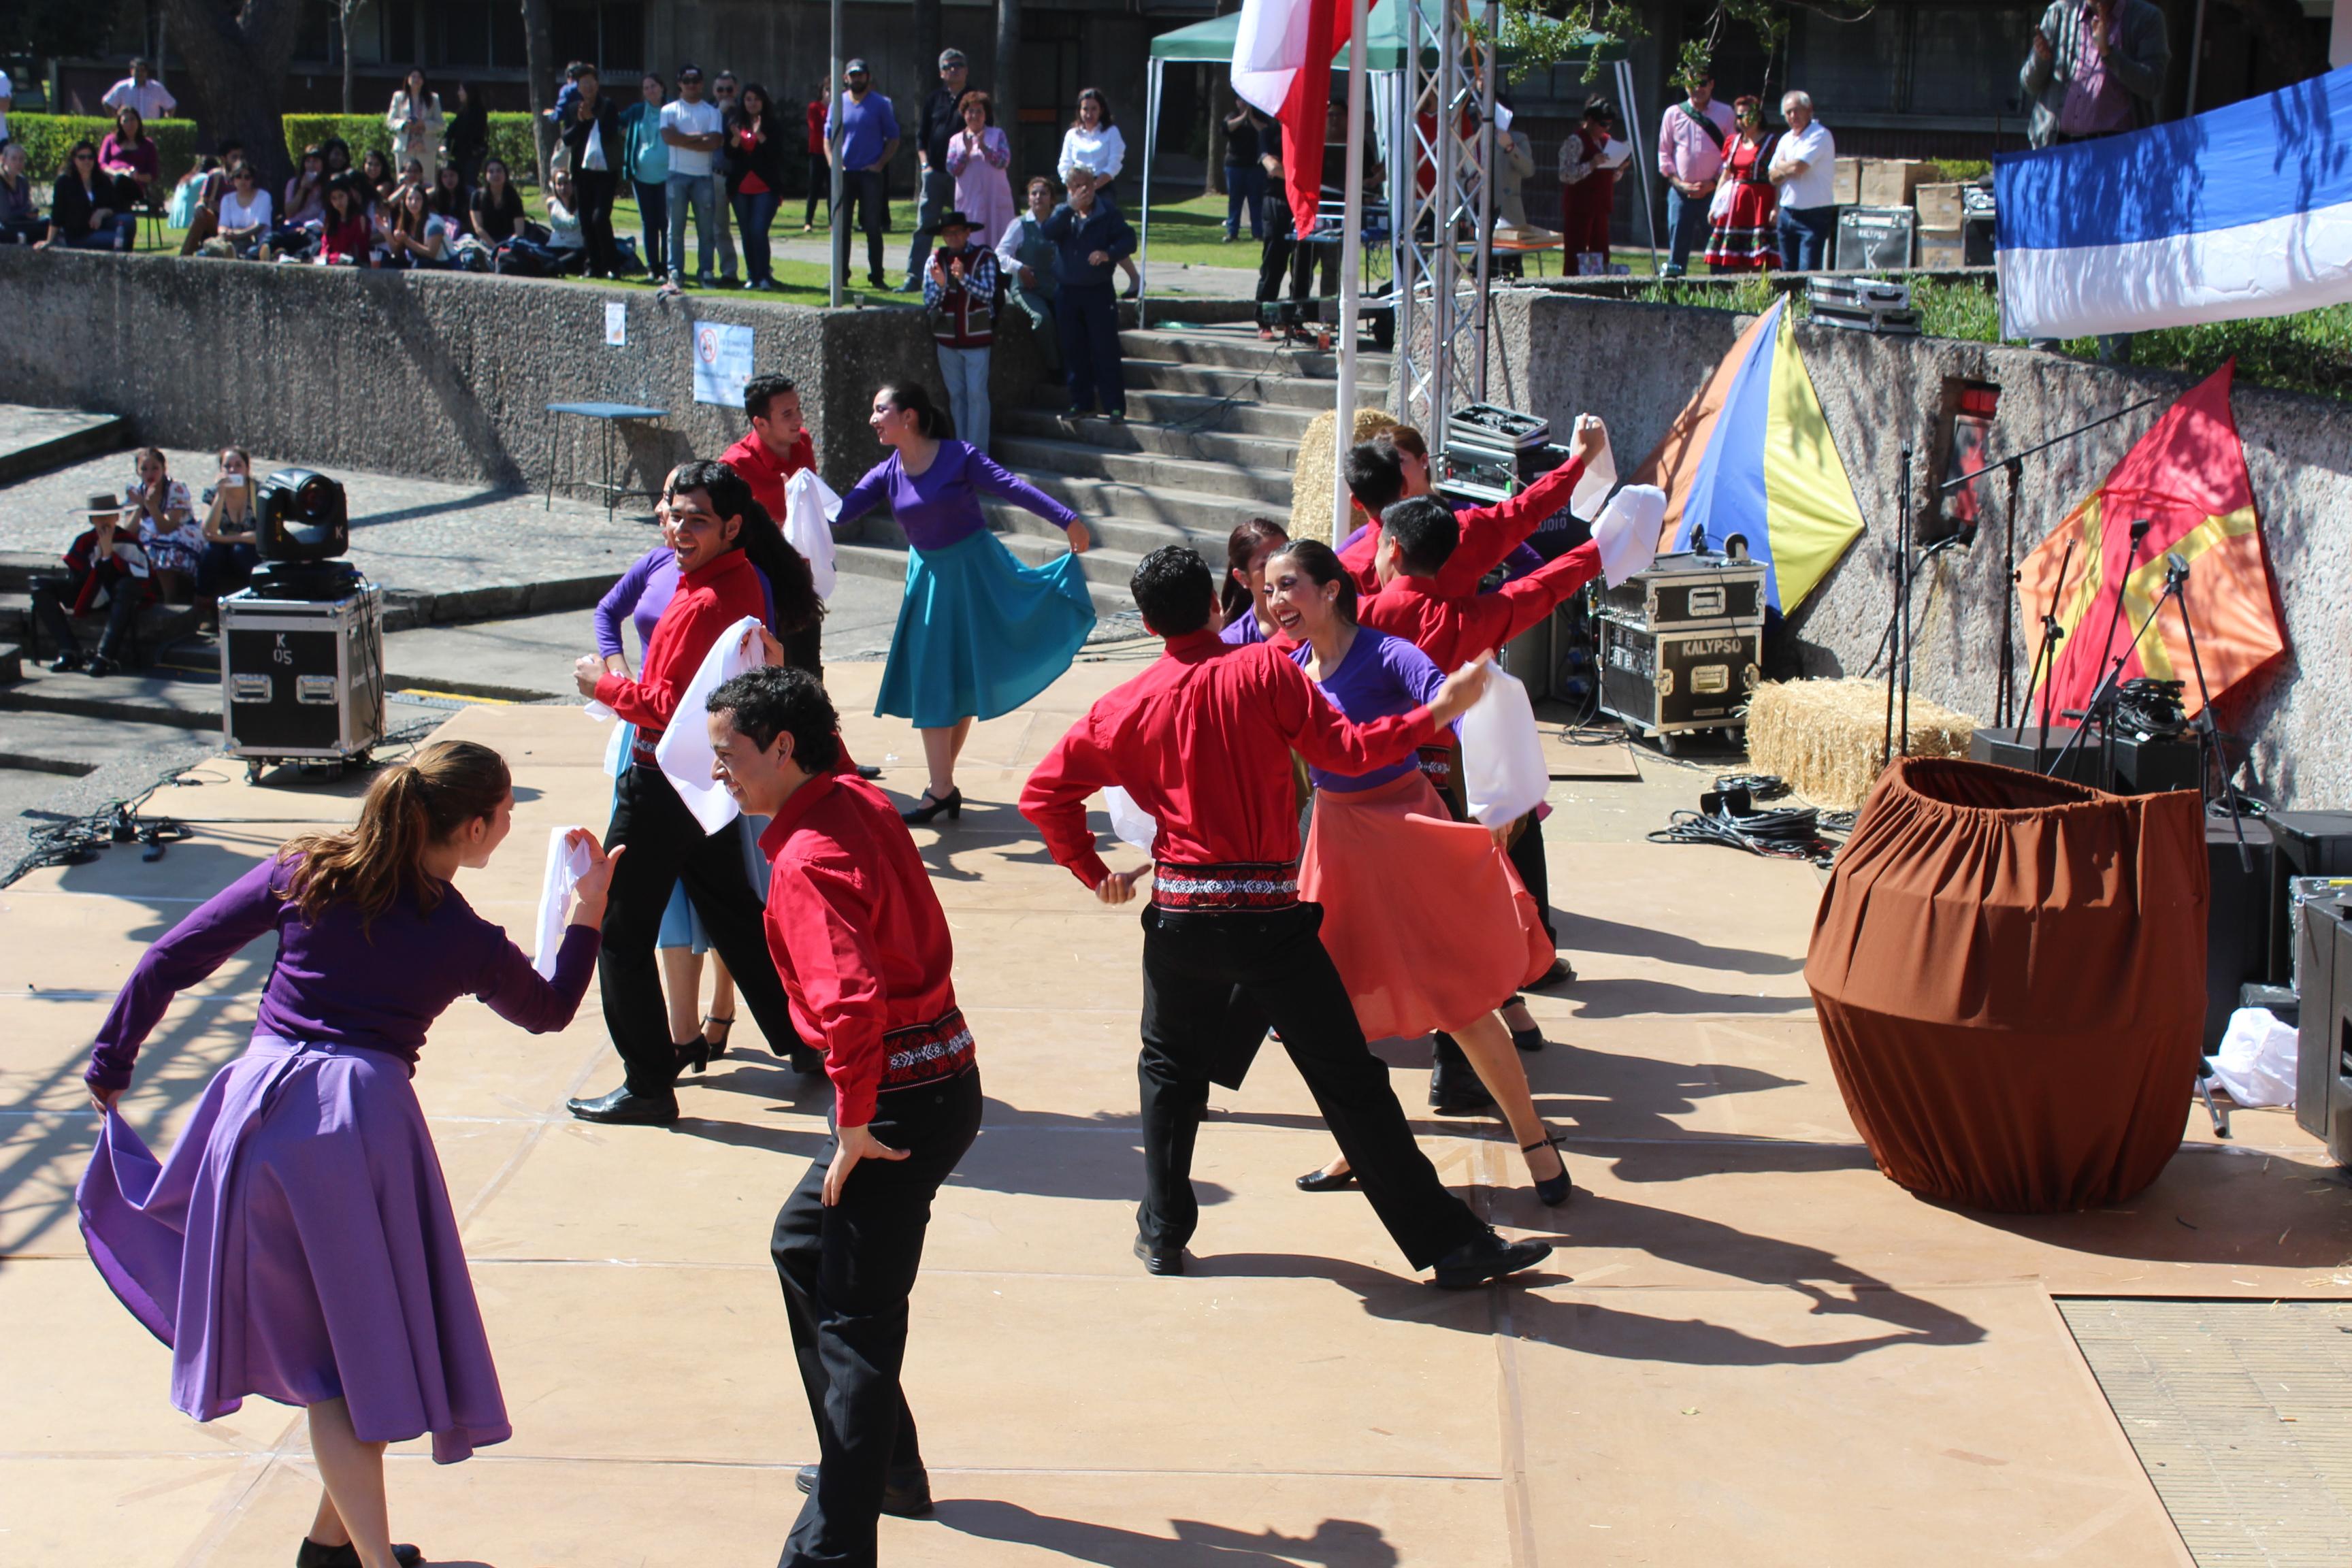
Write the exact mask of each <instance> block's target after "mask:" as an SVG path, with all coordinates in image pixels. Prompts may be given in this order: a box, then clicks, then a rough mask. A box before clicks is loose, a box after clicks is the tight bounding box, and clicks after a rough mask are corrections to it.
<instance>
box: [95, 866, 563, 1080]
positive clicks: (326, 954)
mask: <svg viewBox="0 0 2352 1568" xmlns="http://www.w3.org/2000/svg"><path fill="white" fill-rule="evenodd" d="M293 872H294V862H293V861H292V860H290V859H279V858H277V857H275V856H272V857H271V858H268V859H267V860H265V861H263V862H262V863H261V864H260V865H258V866H256V867H255V868H253V869H252V870H250V871H247V873H246V874H245V875H244V876H242V877H239V878H238V879H236V881H234V882H231V883H230V884H229V885H228V886H227V887H226V888H225V889H222V890H221V891H220V892H218V893H216V894H215V895H214V896H213V897H212V898H211V899H210V900H207V901H206V902H205V903H204V904H203V905H202V906H201V907H199V908H198V909H197V910H196V911H195V912H194V914H192V915H190V916H188V918H187V919H185V920H184V921H181V922H180V923H179V924H178V925H175V926H173V928H172V929H171V931H169V932H168V933H167V934H165V936H164V937H163V940H162V941H160V942H156V943H155V944H154V945H153V946H152V947H150V948H149V949H148V950H147V952H146V954H145V955H144V956H143V957H142V958H141V959H140V960H139V964H138V967H137V968H135V969H133V970H132V971H131V980H130V983H129V984H126V985H124V986H123V988H122V994H121V995H120V996H117V997H116V998H115V999H114V1007H113V1010H112V1011H110V1012H109V1013H108V1014H107V1016H106V1022H105V1024H104V1025H103V1026H100V1029H99V1031H98V1044H97V1045H96V1046H95V1047H93V1048H92V1049H91V1051H90V1054H89V1070H88V1071H87V1072H85V1073H84V1074H83V1075H82V1077H83V1078H84V1079H86V1080H87V1081H88V1082H89V1084H90V1085H91V1086H92V1087H93V1088H97V1089H128V1088H129V1087H130V1086H131V1064H132V1063H133V1062H135V1061H136V1060H137V1059H138V1057H139V1047H141V1046H142V1045H143V1044H145V1043H146V1039H147V1037H148V1035H149V1033H150V1032H152V1030H153V1029H154V1027H155V1025H156V1022H157V1021H158V1020H159V1019H161V1018H162V1017H163V1010H164V1009H165V1008H166V1007H168V1006H169V1005H171V1002H172V998H173V996H174V995H175V994H178V993H179V992H182V991H184V990H186V989H187V988H188V987H189V986H191V985H194V984H196V983H197V982H198V981H200V980H203V979H204V978H205V976H206V975H208V974H210V973H212V972H213V971H214V970H215V969H218V968H219V967H220V966H221V965H222V964H224V963H227V962H228V961H229V959H230V958H232V957H234V956H235V955H236V952H237V950H238V949H239V948H242V947H243V946H245V944H246V943H247V942H251V941H253V940H254V939H255V938H257V937H259V936H262V935H264V934H266V933H268V932H269V931H276V932H277V933H278V959H277V962H276V963H274V964H273V965H272V966H271V968H270V971H269V979H268V983H267V984H264V985H263V987H262V990H261V1007H260V1012H259V1015H258V1016H257V1018H256V1019H255V1024H254V1032H255V1033H256V1034H259V1035H269V1036H274V1037H277V1038H278V1039H281V1040H295V1041H301V1042H304V1043H310V1044H318V1045H335V1046H358V1047H365V1048H367V1049H369V1050H375V1051H383V1052H385V1053H387V1054H388V1055H391V1056H395V1057H398V1058H400V1059H401V1060H403V1061H404V1062H406V1063H407V1064H408V1065H409V1069H410V1071H411V1072H412V1073H413V1072H414V1071H415V1067H416V1055H417V1051H418V1050H419V1049H420V1048H421V1047H423V1046H424V1044H425V1030H426V1029H427V1028H429V1027H430V1026H432V1023H433V1020H434V1019H436V1018H437V1017H439V1016H441V1014H442V1012H443V1011H444V1010H445V1009H446V1008H447V1007H448V1005H449V1004H450V1003H452V1002H455V1001H456V1000H457V998H458V997H460V996H467V995H472V996H478V997H480V998H481V999H482V1000H483V1001H484V1002H486V1003H488V1005H489V1007H490V1010H491V1011H492V1012H494V1013H496V1014H498V1016H500V1017H501V1018H504V1019H506V1020H507V1021H509V1023H513V1024H519V1025H520V1026H522V1027H524V1028H526V1029H528V1030H530V1032H531V1033H532V1034H534V1035H544V1034H548V1033H550V1032H551V1031H553V1030H556V1029H561V1028H562V1027H563V1026H565V1025H566V1024H569V1023H570V1022H572V1014H573V1013H574V1012H575V1011H577V1010H578V1009H579V1006H580V998H581V997H582V996H583V994H586V992H587V990H588V982H589V980H590V979H591V978H592V977H593V975H594V973H595V972H596V947H597V941H598V938H597V933H596V931H595V928H593V926H584V925H570V926H566V927H565V928H564V930H563V946H562V948H561V949H560V950H559V952H558V953H557V957H556V963H555V978H554V979H553V980H542V979H541V978H540V975H539V972H538V971H537V970H535V969H533V968H532V967H531V966H530V959H528V958H525V957H524V956H523V954H522V950H521V949H520V948H518V947H517V946H515V944H514V943H513V942H510V941H509V940H508V939H507V934H506V932H505V931H501V930H499V928H498V927H497V926H495V925H492V924H491V923H490V922H489V921H486V920H484V919H483V918H482V917H481V916H479V915H478V914H476V913H475V912H474V909H473V906H472V905H470V904H468V903H467V902H466V899H465V895H464V894H462V893H460V892H458V891H457V889H455V888H452V887H444V888H443V889H441V899H440V901H439V902H438V903H436V904H435V905H434V906H433V910H432V912H431V913H429V914H428V913H425V912H423V911H421V910H419V909H418V907H417V900H416V899H415V895H414V894H404V895H402V896H400V897H396V898H394V900H393V901H392V902H391V903H390V904H389V905H388V906H386V908H385V909H384V911H383V913H382V914H380V915H378V916H376V917H375V919H374V921H373V922H371V923H370V924H369V925H368V926H367V927H366V928H365V929H362V925H361V922H360V911H359V910H358V909H357V908H356V907H355V906H353V905H352V904H349V903H337V904H331V905H329V906H328V908H327V910H326V911H325V912H324V913H322V914H321V915H320V917H319V919H318V921H316V922H315V923H313V922H312V921H306V920H304V919H303V918H302V911H301V910H300V909H299V907H297V906H296V905H295V904H294V903H293V902H292V900H289V899H288V898H287V897H286V892H287V889H288V886H289V879H291V877H292V876H293Z"/></svg>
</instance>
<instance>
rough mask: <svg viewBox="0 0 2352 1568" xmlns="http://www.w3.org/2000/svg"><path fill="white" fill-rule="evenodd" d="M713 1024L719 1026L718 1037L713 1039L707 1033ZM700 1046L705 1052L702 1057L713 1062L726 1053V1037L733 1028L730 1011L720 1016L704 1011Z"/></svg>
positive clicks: (696, 1069)
mask: <svg viewBox="0 0 2352 1568" xmlns="http://www.w3.org/2000/svg"><path fill="white" fill-rule="evenodd" d="M713 1024H716V1025H718V1026H719V1037H718V1038H717V1039H715V1040H714V1039H712V1038H711V1037H710V1033H709V1031H710V1026H711V1025H713ZM702 1028H703V1036H702V1048H703V1051H704V1053H705V1054H704V1058H703V1059H704V1060H706V1061H714V1062H715V1061H717V1060H718V1059H719V1058H721V1057H723V1056H725V1055H726V1054H727V1037H728V1036H729V1035H730V1034H732V1033H733V1032H734V1029H735V1017H734V1015H733V1014H731V1013H730V1014H729V1015H728V1016H726V1017H724V1018H721V1017H719V1016H716V1015H714V1014H710V1013H705V1014H704V1015H703V1016H702ZM694 1070H695V1071H697V1072H700V1071H701V1070H702V1069H701V1068H695V1069H694Z"/></svg>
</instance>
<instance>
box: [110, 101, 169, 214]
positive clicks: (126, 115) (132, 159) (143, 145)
mask: <svg viewBox="0 0 2352 1568" xmlns="http://www.w3.org/2000/svg"><path fill="white" fill-rule="evenodd" d="M98 166H99V167H100V168H101V169H103V170H105V171H106V172H107V173H108V174H112V175H113V176H114V177H115V179H116V180H117V181H118V182H120V183H122V184H128V185H129V186H130V187H131V190H132V191H133V192H134V193H136V195H137V196H138V198H139V201H138V205H142V206H144V205H147V203H148V201H149V200H150V196H151V193H152V191H153V189H154V184H155V179H156V176H157V175H159V174H162V173H163V158H162V157H161V155H160V154H159V153H157V152H156V149H155V142H154V139H153V138H152V137H151V136H149V135H148V134H147V121H145V119H144V118H143V117H142V116H141V114H140V112H139V111H138V110H135V109H133V108H131V106H130V105H128V104H125V105H124V106H123V107H122V108H121V109H118V110H115V111H114V129H113V130H111V131H110V132H107V134H106V140H105V141H103V142H100V143H99V144H98Z"/></svg>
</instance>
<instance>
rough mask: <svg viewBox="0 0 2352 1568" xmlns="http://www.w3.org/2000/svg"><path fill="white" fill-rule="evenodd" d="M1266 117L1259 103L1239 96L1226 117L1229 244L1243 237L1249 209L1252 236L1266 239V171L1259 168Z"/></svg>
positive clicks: (1227, 225) (1226, 231) (1226, 206)
mask: <svg viewBox="0 0 2352 1568" xmlns="http://www.w3.org/2000/svg"><path fill="white" fill-rule="evenodd" d="M1264 130H1265V116H1264V115H1262V114H1260V113H1259V112H1258V111H1257V105H1255V104H1254V103H1252V102H1250V101H1249V100H1247V99H1244V98H1239V97H1236V98H1235V99H1234V111H1233V112H1232V113H1231V114H1228V115H1226V116H1225V243H1226V244H1227V245H1231V244H1232V243H1233V242H1234V240H1236V239H1239V238H1240V237H1241V228H1242V210H1243V208H1244V207H1246V208H1248V210H1249V226H1250V237H1251V238H1252V239H1255V240H1263V239H1265V170H1264V169H1261V168H1259V167H1258V162H1257V159H1258V148H1259V145H1260V143H1259V133H1260V132H1262V131H1264Z"/></svg>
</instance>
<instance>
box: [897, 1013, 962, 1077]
mask: <svg viewBox="0 0 2352 1568" xmlns="http://www.w3.org/2000/svg"><path fill="white" fill-rule="evenodd" d="M882 1048H883V1049H884V1050H885V1051H887V1052H888V1053H889V1054H888V1058H887V1060H886V1061H885V1062H884V1064H883V1068H882V1088H883V1089H884V1090H885V1091H887V1090H889V1089H905V1088H908V1086H910V1085H913V1084H919V1083H929V1082H932V1081H934V1080H935V1079H943V1078H953V1077H955V1075H956V1074H958V1073H960V1072H961V1071H963V1069H964V1068H968V1067H970V1066H971V1064H972V1059H973V1058H972V1044H971V1028H970V1027H969V1026H967V1025H966V1024H965V1023H964V1021H963V1009H962V1008H961V1007H951V1008H950V1009H949V1010H948V1011H947V1012H946V1013H944V1014H942V1015H941V1016H939V1017H937V1018H934V1019H933V1020H932V1021H931V1022H929V1023H928V1024H912V1025H909V1026H907V1027H906V1028H903V1029H893V1030H891V1031H890V1032H889V1033H888V1034H887V1035H885V1036H883V1037H882Z"/></svg>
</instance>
